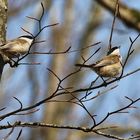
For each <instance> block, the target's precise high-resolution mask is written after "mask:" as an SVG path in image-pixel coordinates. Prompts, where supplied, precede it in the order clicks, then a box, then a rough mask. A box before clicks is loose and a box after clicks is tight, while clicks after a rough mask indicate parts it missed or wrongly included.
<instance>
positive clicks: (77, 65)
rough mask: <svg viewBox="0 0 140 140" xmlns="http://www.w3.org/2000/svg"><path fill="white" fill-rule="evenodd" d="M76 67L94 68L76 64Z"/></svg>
mask: <svg viewBox="0 0 140 140" xmlns="http://www.w3.org/2000/svg"><path fill="white" fill-rule="evenodd" d="M93 65H94V64H93ZM75 66H76V67H85V68H91V67H92V65H85V64H75Z"/></svg>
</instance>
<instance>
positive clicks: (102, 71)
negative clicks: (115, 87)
mask: <svg viewBox="0 0 140 140" xmlns="http://www.w3.org/2000/svg"><path fill="white" fill-rule="evenodd" d="M121 71H122V66H121V64H120V63H116V64H113V65H109V66H104V67H100V68H98V69H95V72H96V73H97V74H98V75H100V76H102V77H116V76H117V75H119V74H120V73H121Z"/></svg>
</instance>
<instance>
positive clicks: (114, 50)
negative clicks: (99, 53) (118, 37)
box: [107, 46, 120, 56]
mask: <svg viewBox="0 0 140 140" xmlns="http://www.w3.org/2000/svg"><path fill="white" fill-rule="evenodd" d="M107 55H118V56H120V47H117V46H116V47H113V48H111V49H110V50H109V52H108V54H107Z"/></svg>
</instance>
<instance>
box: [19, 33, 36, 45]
mask: <svg viewBox="0 0 140 140" xmlns="http://www.w3.org/2000/svg"><path fill="white" fill-rule="evenodd" d="M19 39H24V40H26V41H27V42H28V43H29V44H31V43H32V42H33V40H34V37H33V36H30V35H23V36H20V37H19Z"/></svg>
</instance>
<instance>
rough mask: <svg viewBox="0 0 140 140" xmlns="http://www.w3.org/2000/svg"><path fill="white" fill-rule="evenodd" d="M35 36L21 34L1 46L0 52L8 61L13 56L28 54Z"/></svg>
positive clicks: (5, 60)
mask: <svg viewBox="0 0 140 140" xmlns="http://www.w3.org/2000/svg"><path fill="white" fill-rule="evenodd" d="M33 40H34V38H33V37H32V36H29V35H26V36H20V37H18V38H16V39H13V40H10V41H7V42H6V44H4V45H2V46H0V53H1V55H2V57H3V59H4V62H5V63H7V62H9V61H10V60H12V59H13V58H19V57H20V56H22V55H24V54H26V53H27V52H28V51H29V48H30V46H31V44H32V42H33Z"/></svg>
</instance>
